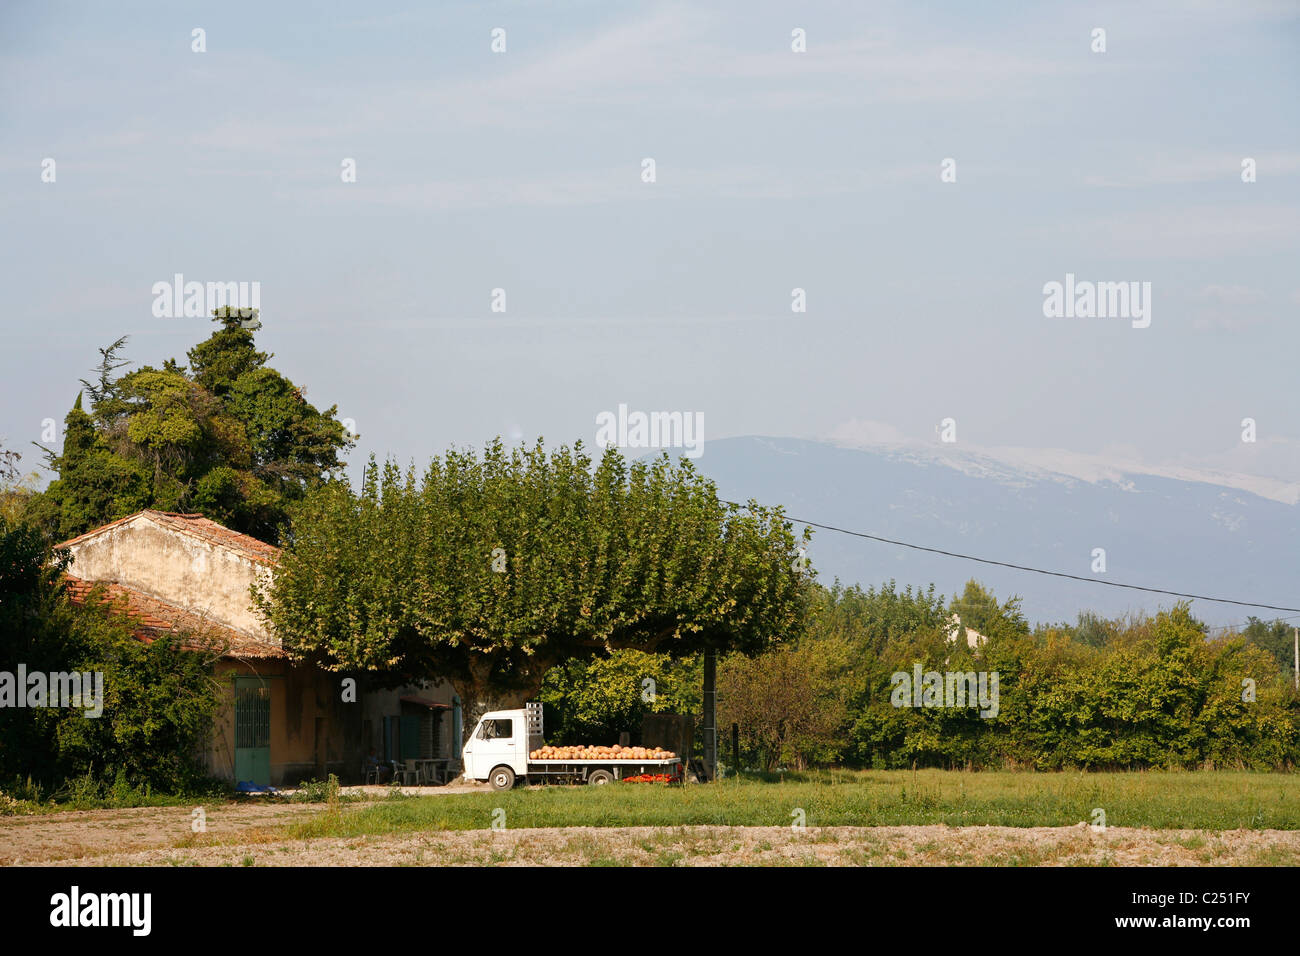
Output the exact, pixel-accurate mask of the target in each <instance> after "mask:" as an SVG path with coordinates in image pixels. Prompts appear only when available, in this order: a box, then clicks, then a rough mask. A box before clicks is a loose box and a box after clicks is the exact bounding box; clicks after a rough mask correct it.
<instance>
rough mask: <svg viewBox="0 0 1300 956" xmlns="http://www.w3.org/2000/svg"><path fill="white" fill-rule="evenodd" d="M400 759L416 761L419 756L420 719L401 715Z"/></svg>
mask: <svg viewBox="0 0 1300 956" xmlns="http://www.w3.org/2000/svg"><path fill="white" fill-rule="evenodd" d="M401 727H402V730H401V733H402V759H403V760H418V759H419V758H420V756H421V754H420V718H419V717H412V716H409V715H406V714H403V715H402V724H401Z"/></svg>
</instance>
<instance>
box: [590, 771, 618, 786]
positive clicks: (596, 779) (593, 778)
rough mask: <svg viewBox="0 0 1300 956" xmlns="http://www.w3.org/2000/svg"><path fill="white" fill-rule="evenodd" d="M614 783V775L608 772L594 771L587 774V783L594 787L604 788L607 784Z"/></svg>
mask: <svg viewBox="0 0 1300 956" xmlns="http://www.w3.org/2000/svg"><path fill="white" fill-rule="evenodd" d="M613 782H614V775H613V774H612V773H610V772H609V771H608V770H593V771H592V772H591V773H589V774H587V783H589V784H591V785H592V786H593V787H603V786H604V785H605V784H607V783H613Z"/></svg>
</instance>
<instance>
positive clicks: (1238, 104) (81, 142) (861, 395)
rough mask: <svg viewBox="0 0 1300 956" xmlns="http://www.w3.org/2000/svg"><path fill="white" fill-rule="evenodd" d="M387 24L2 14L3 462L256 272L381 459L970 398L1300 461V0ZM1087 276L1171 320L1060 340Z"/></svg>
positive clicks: (274, 309)
mask: <svg viewBox="0 0 1300 956" xmlns="http://www.w3.org/2000/svg"><path fill="white" fill-rule="evenodd" d="M366 6H367V5H365V4H354V3H347V4H342V3H315V4H312V5H310V6H309V7H308V6H306V5H303V6H302V7H300V8H298V9H294V10H292V11H290V10H286V9H282V8H281V7H280V6H279V5H273V4H266V3H250V4H241V3H222V4H219V5H199V4H194V5H189V4H186V5H180V4H173V3H158V4H143V3H135V4H132V3H128V4H120V5H119V4H112V5H107V4H105V5H94V6H89V5H87V6H78V5H65V4H58V3H13V2H6V3H5V4H4V5H3V7H2V8H0V90H3V92H2V93H0V142H2V143H3V149H2V150H0V210H2V212H3V218H4V229H3V231H2V238H0V243H2V244H3V250H2V258H0V261H3V264H4V266H3V267H4V274H5V283H4V295H5V299H6V303H5V310H4V313H5V318H4V320H3V326H2V327H0V380H2V381H3V392H2V394H3V404H2V405H0V437H3V439H4V440H5V444H6V445H7V446H8V447H16V448H20V449H25V450H27V451H29V452H33V451H34V449H31V447H30V445H28V442H30V441H31V440H34V439H38V438H39V437H40V423H41V420H42V419H43V418H47V417H48V418H57V419H59V420H60V421H61V420H62V418H63V416H64V414H65V413H66V411H67V409H68V407H69V405H70V404H71V402H72V400H73V398H74V397H75V394H76V390H77V386H76V382H77V379H78V378H79V377H81V376H82V375H85V374H86V372H87V370H88V369H89V367H90V366H91V365H93V363H94V361H95V359H96V358H97V355H96V352H95V348H96V346H99V345H105V344H107V343H109V342H111V341H112V340H113V339H115V338H116V337H117V336H119V335H122V334H129V335H130V336H131V341H130V346H129V350H128V353H127V355H128V357H129V358H131V359H133V360H135V361H136V362H137V363H144V362H150V363H154V364H159V363H161V361H162V360H163V359H165V358H167V357H169V356H176V357H178V358H183V353H184V351H185V350H186V349H187V348H188V347H189V346H190V345H192V344H193V343H194V342H196V341H198V340H200V339H201V338H203V337H205V336H206V335H207V334H208V333H209V323H208V322H207V321H205V320H204V319H198V318H156V317H154V316H153V315H152V312H151V305H152V302H153V295H152V293H151V287H152V285H153V284H154V283H155V282H159V281H168V280H170V279H171V277H172V276H173V274H175V273H183V274H184V275H185V277H186V278H187V279H195V280H199V281H226V280H242V281H257V282H260V284H261V308H262V320H263V323H264V328H263V330H262V331H261V332H260V333H259V342H260V344H261V345H262V346H263V347H264V348H267V349H269V350H270V351H273V352H275V353H276V359H275V361H274V364H275V365H276V367H278V368H280V369H281V370H283V371H284V372H286V373H287V374H288V375H289V376H290V377H292V378H293V379H294V380H296V381H298V382H299V383H302V384H305V385H306V386H307V388H308V392H309V397H310V398H311V399H312V400H313V401H315V402H316V403H317V404H318V405H329V404H332V403H336V402H337V403H338V405H339V409H340V414H341V415H343V416H345V417H349V418H352V419H354V420H355V422H356V424H357V428H358V430H359V431H360V432H361V433H362V435H363V438H362V441H361V443H360V446H359V448H358V451H357V452H354V454H353V461H354V462H357V461H360V460H362V458H363V457H364V455H365V454H366V453H368V452H370V451H375V452H377V453H379V454H380V455H381V456H382V455H384V454H388V453H392V454H396V455H398V456H399V457H401V458H402V459H406V458H409V457H414V458H415V459H417V460H423V459H425V458H426V457H427V456H428V455H430V454H433V453H436V452H439V451H441V450H443V449H445V448H446V447H447V446H448V445H449V444H453V443H454V444H464V443H472V444H480V443H482V442H483V441H484V440H485V439H487V438H489V437H491V436H492V435H495V434H498V433H501V434H503V435H507V436H513V437H516V438H517V437H520V436H522V437H526V438H532V437H535V436H536V435H539V434H542V435H545V436H546V438H547V440H548V442H552V443H555V442H559V441H572V440H573V439H576V438H583V439H585V440H587V441H588V442H589V443H590V442H591V440H592V439H593V438H594V435H595V430H596V429H595V417H596V415H597V414H598V413H599V412H601V411H604V410H612V409H616V408H617V407H618V405H619V403H626V404H628V405H629V406H630V407H632V408H634V409H635V408H641V409H665V410H669V409H671V410H683V411H691V412H701V413H703V415H704V421H705V439H706V441H707V440H708V439H709V438H718V437H724V436H732V435H743V434H765V435H790V436H799V437H818V436H824V435H828V434H831V433H838V434H840V435H841V436H845V435H847V436H852V435H853V434H858V433H860V434H861V435H863V436H864V437H872V436H881V435H883V436H903V437H912V438H917V439H923V440H934V439H935V436H934V432H933V429H934V425H935V423H937V422H938V421H939V420H940V419H942V418H945V417H949V416H951V417H954V418H955V419H956V420H957V422H958V426H959V436H960V439H961V440H962V441H969V442H972V443H976V444H982V445H1016V446H1024V447H1030V448H1045V447H1046V448H1062V449H1070V450H1072V451H1076V452H1091V453H1107V454H1109V453H1112V452H1113V453H1115V454H1123V455H1126V456H1129V457H1137V458H1141V459H1143V460H1150V461H1169V460H1180V461H1186V462H1190V463H1203V464H1214V465H1216V466H1225V467H1226V466H1229V465H1230V466H1232V467H1234V468H1237V469H1239V470H1243V471H1252V470H1256V471H1259V472H1260V473H1271V474H1274V475H1277V476H1282V475H1287V474H1290V473H1291V470H1292V469H1293V466H1296V465H1297V464H1300V454H1297V449H1300V421H1298V418H1300V397H1298V396H1300V376H1298V375H1297V363H1298V361H1300V323H1298V322H1297V319H1298V318H1300V270H1297V267H1296V266H1297V262H1298V261H1300V134H1298V130H1300V124H1298V123H1297V119H1298V115H1297V114H1298V112H1300V107H1298V106H1297V103H1298V102H1300V97H1298V93H1300V82H1298V81H1300V4H1296V3H1263V2H1248V0H1239V2H1225V3H1209V2H1195V0H1193V2H1171V3H1142V4H1133V3H1128V2H1124V3H1113V4H1107V3H1101V4H1098V3H1089V4H1086V5H1083V4H1070V3H1065V4H1030V3H989V4H973V3H961V2H955V3H870V4H855V3H827V4H803V3H800V4H794V3H788V4H772V3H752V2H745V3H735V4H658V3H646V4H626V3H624V4H611V3H595V2H592V3H529V4H509V5H507V4H497V3H484V2H474V3H434V4H410V5H399V4H383V5H381V7H382V10H383V11H385V12H379V11H375V12H371V11H369V10H367V9H366ZM388 11H391V12H388ZM196 27H198V28H202V29H203V30H205V31H206V45H207V50H206V52H204V53H195V52H192V50H191V42H192V41H191V31H192V30H193V29H194V28H196ZM495 27H502V28H504V29H505V30H506V52H505V53H499V54H494V53H493V52H492V51H491V49H490V43H491V36H490V33H491V31H492V29H493V28H495ZM1097 27H1101V28H1104V29H1105V31H1106V47H1107V48H1106V52H1104V53H1095V52H1093V51H1092V49H1091V44H1092V39H1091V31H1092V30H1093V29H1094V28H1097ZM795 28H802V29H804V30H805V31H806V35H807V52H806V53H801V54H800V53H794V52H792V50H791V31H792V30H793V29H795ZM645 157H652V158H654V160H655V161H656V166H657V182H655V183H653V184H647V183H643V182H642V181H641V162H642V160H643V158H645ZM948 157H951V158H953V159H955V161H956V169H957V181H956V182H955V183H944V182H941V181H940V164H941V162H942V161H943V160H944V159H945V158H948ZM1246 157H1251V158H1253V159H1255V160H1256V162H1257V169H1258V173H1257V175H1258V181H1257V182H1255V183H1251V184H1246V183H1243V182H1242V181H1241V162H1242V160H1243V158H1246ZM45 158H53V159H54V160H55V161H56V163H57V167H56V168H57V179H56V181H55V182H54V183H45V182H42V180H41V170H42V160H43V159H45ZM345 158H353V159H355V160H356V164H357V181H356V182H355V183H344V182H342V180H341V176H340V168H341V163H342V161H343V160H344V159H345ZM1067 272H1071V273H1074V274H1076V275H1077V276H1078V277H1079V278H1080V279H1081V280H1082V279H1090V280H1102V281H1139V282H1150V283H1151V285H1152V321H1151V325H1150V327H1149V328H1145V329H1134V328H1132V327H1131V326H1130V323H1129V322H1128V321H1125V320H1122V319H1049V318H1045V317H1044V315H1043V310H1042V305H1043V293H1042V288H1043V285H1044V283H1047V282H1050V281H1053V280H1056V281H1061V280H1063V279H1064V277H1065V274H1066V273H1067ZM795 287H801V288H804V289H805V290H806V293H807V301H808V311H807V312H806V313H804V314H797V313H793V312H792V311H791V308H790V303H791V290H792V289H793V288H795ZM494 288H504V289H505V290H506V294H507V308H508V311H507V312H506V313H505V314H504V315H503V314H494V313H493V312H492V311H491V310H490V301H491V300H490V296H491V292H492V290H493V289H494ZM1247 416H1250V417H1253V418H1255V419H1256V420H1257V422H1258V428H1259V438H1260V441H1259V442H1258V443H1257V444H1256V445H1244V444H1243V443H1242V442H1241V441H1240V421H1241V419H1242V418H1243V417H1247ZM850 423H857V424H850ZM867 423H875V424H867ZM36 460H37V459H36V457H35V456H33V455H31V454H29V455H28V457H27V459H26V462H25V463H26V464H27V465H32V464H34V463H35V462H36Z"/></svg>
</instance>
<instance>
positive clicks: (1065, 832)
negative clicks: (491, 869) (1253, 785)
mask: <svg viewBox="0 0 1300 956" xmlns="http://www.w3.org/2000/svg"><path fill="white" fill-rule="evenodd" d="M320 809H321V808H320V807H319V806H311V805H303V806H295V805H289V806H284V805H274V806H234V807H216V808H213V809H212V810H211V811H209V812H208V816H207V824H208V830H207V833H206V834H193V833H191V832H190V830H189V821H190V819H191V817H190V812H189V810H188V809H186V808H165V809H147V810H112V811H91V812H88V813H78V814H71V813H68V814H57V815H52V816H45V817H26V818H12V817H11V818H7V819H4V820H3V821H0V846H2V847H3V850H2V851H0V853H3V854H4V856H3V857H2V858H3V859H4V861H5V862H8V863H14V862H22V863H26V864H29V865H30V864H43V865H53V866H68V865H78V864H82V865H111V866H393V865H407V866H412V865H413V866H481V865H503V866H512V865H514V866H526V865H532V866H556V865H559V866H566V865H627V866H753V865H760V866H807V865H813V866H816V865H830V866H857V865H867V866H954V865H980V864H984V865H995V866H1005V865H1012V866H1015V865H1019V866H1062V865H1064V866H1072V865H1080V866H1096V865H1109V866H1152V865H1154V866H1205V865H1210V866H1233V865H1243V864H1246V865H1249V864H1264V865H1291V866H1296V865H1300V831H1293V830H1229V831H1197V830H1140V829H1129V828H1121V827H1111V828H1109V829H1107V830H1106V831H1105V832H1097V831H1094V830H1092V829H1091V828H1090V827H1088V826H1087V825H1085V824H1078V825H1076V826H1073V827H1054V828H1053V827H1036V828H1018V827H947V826H916V827H824V828H812V827H810V828H808V829H806V830H802V831H794V830H792V829H790V828H789V827H714V826H706V827H628V828H621V829H601V828H591V827H569V828H561V829H545V830H501V831H491V830H468V831H436V832H424V833H407V834H398V835H385V836H374V837H361V838H357V837H350V838H327V839H316V840H284V839H283V838H282V836H281V835H280V834H279V833H277V832H275V831H272V830H270V829H268V828H269V827H270V826H273V825H275V824H279V823H285V822H288V821H290V820H292V819H295V818H300V817H301V816H302V815H304V814H310V813H315V812H320ZM231 840H236V841H238V842H235V843H230V842H228V841H231ZM216 841H222V842H220V843H219V844H216V845H212V844H214V843H216Z"/></svg>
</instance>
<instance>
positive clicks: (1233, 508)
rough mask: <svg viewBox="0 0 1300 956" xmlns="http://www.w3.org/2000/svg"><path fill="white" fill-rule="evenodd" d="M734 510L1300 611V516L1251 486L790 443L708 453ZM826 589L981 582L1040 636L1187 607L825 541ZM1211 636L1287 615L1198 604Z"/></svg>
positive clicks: (827, 537) (766, 441)
mask: <svg viewBox="0 0 1300 956" xmlns="http://www.w3.org/2000/svg"><path fill="white" fill-rule="evenodd" d="M696 464H697V465H698V466H699V467H700V469H701V470H702V471H703V472H704V473H705V474H707V475H708V476H709V477H711V478H713V479H714V480H715V481H716V482H717V483H718V489H719V492H720V493H721V495H722V496H723V497H726V498H730V499H732V500H736V501H743V500H746V499H748V498H751V497H753V498H757V499H758V500H759V501H762V502H763V503H765V504H783V505H785V506H786V508H787V511H788V512H789V513H790V514H791V515H794V516H796V517H800V518H806V519H808V520H811V521H818V522H821V523H824V524H830V525H837V526H839V527H843V528H849V529H852V530H855V531H865V532H868V533H871V534H877V535H882V536H885V537H890V538H896V539H899V540H903V541H910V542H914V543H916V544H922V545H926V546H929V547H934V548H942V549H945V550H950V551H960V552H964V553H967V554H974V555H978V556H980V557H986V558H992V559H995V560H999V561H1008V562H1013V563H1016V564H1025V565H1032V566H1036V567H1042V568H1046V569H1049V570H1054V571H1063V572H1066V573H1070V574H1080V575H1085V576H1092V571H1091V564H1092V550H1093V548H1105V549H1106V564H1107V573H1106V574H1105V575H1096V576H1097V577H1105V578H1109V579H1111V580H1115V581H1123V582H1125V583H1128V584H1139V585H1145V586H1149V587H1164V588H1170V589H1172V590H1177V591H1189V592H1194V593H1199V594H1209V595H1214V596H1221V597H1230V598H1239V599H1242V600H1254V601H1262V602H1265V603H1273V604H1283V605H1293V606H1300V579H1297V577H1296V570H1297V568H1298V567H1300V560H1297V559H1298V558H1300V506H1297V505H1295V504H1288V503H1286V502H1285V501H1279V500H1274V499H1272V498H1265V497H1261V496H1260V495H1257V494H1254V493H1252V492H1250V491H1246V490H1243V489H1241V488H1239V487H1237V488H1234V487H1227V486H1225V485H1219V484H1213V483H1210V482H1207V481H1198V480H1186V479H1182V478H1177V477H1168V476H1158V475H1152V474H1141V473H1133V472H1122V473H1114V474H1109V475H1104V476H1099V477H1095V478H1094V479H1093V480H1087V479H1084V478H1079V477H1072V476H1070V475H1067V474H1063V473H1058V472H1054V471H1052V470H1051V469H1050V468H1045V467H1043V466H1041V465H1035V466H1029V465H1016V464H1009V463H1007V462H1005V461H994V460H991V459H989V458H987V457H986V456H981V455H973V454H971V455H966V454H963V453H960V452H956V451H952V450H949V449H947V448H944V449H943V450H942V451H940V450H939V449H937V448H936V450H935V451H934V452H929V451H927V450H925V449H921V450H917V449H916V448H898V447H881V448H876V449H857V448H846V447H840V446H836V445H834V444H830V443H824V442H816V441H806V440H801V439H793V438H759V437H746V438H729V439H715V440H710V441H709V442H707V443H706V444H705V446H704V454H703V455H702V456H701V457H700V458H699V459H697V460H696ZM813 540H814V543H813V548H812V549H811V551H810V553H809V557H810V558H812V560H813V562H814V566H815V567H816V568H817V570H818V573H819V579H820V580H821V581H822V582H823V583H825V584H830V583H831V582H832V581H833V580H834V579H835V578H836V577H837V576H838V577H839V578H840V580H842V581H844V582H845V583H850V582H858V583H861V584H862V585H864V586H866V585H868V584H879V583H880V582H882V581H886V580H889V579H890V578H894V579H896V580H897V581H898V582H899V583H900V585H901V584H918V585H927V584H929V583H930V582H932V581H933V582H934V583H935V585H936V586H937V587H938V589H939V590H940V591H942V592H943V593H944V594H945V595H951V594H952V593H953V592H954V591H957V590H959V589H960V588H961V586H962V585H963V584H964V583H965V581H966V580H967V579H968V578H971V577H975V578H977V579H979V580H980V581H982V582H984V583H985V584H986V585H988V586H990V587H992V588H993V589H994V591H995V592H996V593H997V594H998V596H999V597H1006V596H1008V595H1011V594H1019V595H1021V596H1022V597H1023V598H1024V607H1025V611H1026V614H1027V615H1028V616H1029V618H1030V620H1031V621H1060V620H1068V621H1073V620H1074V618H1075V615H1076V614H1077V613H1078V612H1079V611H1080V610H1087V609H1091V610H1095V611H1098V612H1100V613H1103V614H1107V615H1113V614H1119V613H1122V612H1124V611H1127V610H1130V609H1140V608H1145V609H1148V610H1154V609H1156V607H1157V606H1159V605H1161V604H1163V605H1165V606H1168V605H1169V604H1170V603H1172V602H1173V601H1174V600H1175V599H1174V598H1169V597H1161V596H1159V595H1153V594H1144V593H1141V592H1137V591H1129V590H1126V589H1120V588H1108V587H1100V586H1097V585H1094V584H1089V583H1085V582H1076V581H1068V580H1065V579H1062V578H1052V577H1047V576H1045V575H1039V574H1029V573H1025V572H1018V571H1012V570H1009V569H1004V568H997V567H992V566H989V565H981V564H976V563H974V562H970V561H962V560H958V559H955V558H948V557H943V556H940V555H934V554H927V553H923V552H918V551H912V550H909V549H904V548H899V547H895V546H891V545H885V544H881V543H878V542H873V541H868V540H865V539H862V538H854V537H849V536H846V535H842V534H837V533H835V532H830V531H821V530H819V531H817V532H816V536H815V537H814V539H813ZM1192 607H1193V612H1194V613H1195V614H1197V616H1199V617H1200V618H1201V619H1202V620H1205V621H1207V622H1208V623H1211V624H1216V625H1217V624H1228V623H1232V622H1236V621H1244V620H1245V619H1246V617H1247V616H1249V615H1250V614H1252V613H1254V614H1256V615H1257V616H1259V617H1264V618H1268V619H1271V618H1273V617H1280V616H1288V615H1287V613H1286V612H1268V611H1260V610H1252V609H1249V608H1242V607H1234V606H1232V605H1225V604H1210V603H1207V602H1202V601H1197V602H1194V603H1193V605H1192Z"/></svg>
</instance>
